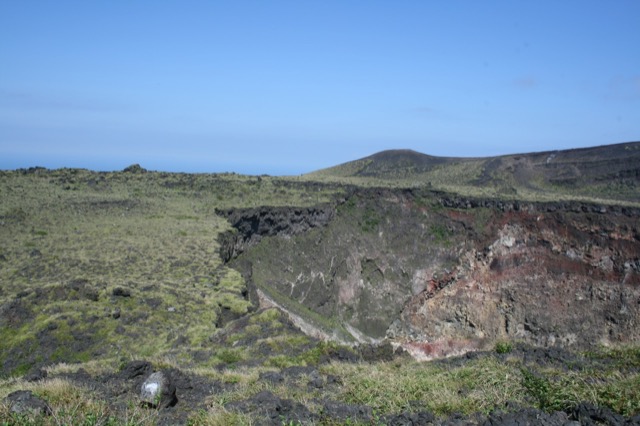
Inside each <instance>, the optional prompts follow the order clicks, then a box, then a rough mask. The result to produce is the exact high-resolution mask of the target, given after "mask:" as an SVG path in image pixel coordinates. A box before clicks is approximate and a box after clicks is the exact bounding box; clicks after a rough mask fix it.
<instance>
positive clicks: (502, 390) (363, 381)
mask: <svg viewBox="0 0 640 426" xmlns="http://www.w3.org/2000/svg"><path fill="white" fill-rule="evenodd" d="M523 349H524V347H520V346H518V345H515V348H514V349H513V350H512V351H510V352H509V353H503V354H499V353H497V352H496V351H494V352H487V353H482V354H479V355H478V356H476V357H473V358H472V359H470V360H465V361H464V362H461V360H457V359H452V360H448V361H437V362H428V363H416V362H414V361H410V360H408V359H404V358H398V359H395V360H392V361H386V362H374V363H367V362H339V361H331V362H328V363H323V362H318V360H316V361H315V362H314V361H313V360H310V359H307V360H306V362H301V363H300V365H305V366H313V367H314V368H316V369H317V371H318V372H319V374H320V375H328V376H329V375H330V376H336V377H339V378H340V381H339V385H338V386H335V387H331V386H327V387H324V388H310V387H308V386H307V380H308V378H306V377H299V378H297V379H295V380H293V381H291V382H290V381H285V382H281V383H271V382H269V381H265V380H263V379H262V378H261V377H262V375H263V374H265V373H266V372H274V371H279V370H278V369H275V368H273V367H270V366H228V367H226V368H223V369H204V368H192V369H190V370H188V371H187V373H189V374H193V375H200V376H205V377H206V378H207V380H210V381H211V382H216V383H220V384H222V385H223V388H224V389H225V390H223V391H221V392H219V393H215V394H212V395H210V396H209V397H208V398H207V400H206V404H205V406H204V407H203V408H202V409H200V410H198V411H196V412H193V413H191V414H190V415H189V419H188V423H189V424H192V425H222V424H238V425H245V424H252V422H253V421H255V420H256V419H255V418H253V417H252V416H251V415H249V414H247V413H241V412H237V411H234V410H232V409H229V408H228V404H229V403H232V402H234V401H242V400H245V399H247V398H250V397H251V396H253V395H255V394H257V393H259V392H261V391H265V390H266V391H269V392H272V393H273V394H275V395H276V396H278V397H281V398H284V399H288V400H292V401H295V402H297V403H300V404H304V405H306V406H308V407H311V408H312V409H316V410H319V413H320V416H319V417H318V420H317V421H314V423H315V424H321V425H322V424H327V425H331V424H337V423H336V422H335V419H331V418H325V419H323V417H322V414H321V413H322V411H321V406H320V401H322V400H326V399H332V400H334V401H338V402H341V403H345V404H351V405H355V406H367V407H371V409H372V416H371V418H370V419H368V420H367V421H358V419H355V418H354V419H352V422H350V423H349V424H385V418H386V416H387V415H389V414H393V413H401V412H415V411H428V412H431V413H433V414H434V415H436V417H439V418H446V417H447V416H451V415H452V414H454V413H458V414H461V415H464V416H470V415H473V414H476V413H483V414H485V415H486V414H488V413H490V412H492V411H493V410H495V409H508V407H510V406H511V407H517V406H533V407H536V408H538V409H541V410H544V411H547V412H553V411H556V410H571V409H572V408H573V407H575V406H576V405H577V404H579V403H584V402H589V403H592V404H595V405H598V406H601V407H608V408H610V409H611V410H613V411H614V412H617V413H620V414H622V415H625V416H627V417H630V416H632V415H634V414H637V413H639V412H640V374H639V372H638V367H639V366H640V349H639V348H637V347H626V348H620V349H616V350H610V349H602V350H599V351H596V352H591V353H586V354H581V355H579V356H577V358H575V359H574V360H573V362H567V360H566V359H565V360H564V361H560V360H556V361H552V362H548V361H547V362H545V363H540V362H536V361H531V360H527V359H526V358H527V357H526V356H525V355H526V354H527V352H526V350H523ZM578 361H579V362H578ZM155 364H156V365H157V366H158V367H160V368H171V367H174V368H176V367H177V368H180V366H179V365H172V364H171V363H170V362H169V361H168V360H167V359H163V360H156V361H155ZM81 368H87V369H89V370H90V371H91V373H92V374H94V375H100V374H101V375H105V374H108V373H109V372H112V370H113V369H114V366H113V365H110V364H109V363H108V362H101V363H86V364H82V365H81V364H74V365H69V364H58V365H54V366H50V367H48V368H47V370H48V371H49V375H50V376H55V375H56V374H63V373H69V372H73V371H78V370H79V369H81ZM0 389H2V390H1V391H0V398H3V397H4V396H6V395H7V394H8V393H10V392H12V391H13V390H16V389H28V390H32V391H33V392H34V393H35V394H37V395H39V396H41V397H42V398H43V399H45V400H46V401H48V403H49V404H50V407H51V410H52V415H50V416H45V415H38V414H36V415H34V414H26V415H18V414H13V413H11V412H10V411H9V408H8V406H7V405H0V424H3V425H13V424H23V425H27V424H29V425H32V424H41V425H62V424H64V425H154V424H156V423H157V422H158V420H159V418H160V414H161V413H160V411H158V410H154V409H146V408H142V407H141V406H140V405H139V403H138V401H137V399H136V398H135V397H132V398H131V399H130V400H129V403H128V404H127V405H126V406H125V407H124V409H122V408H120V409H118V410H116V409H114V408H112V407H111V406H110V401H108V400H105V399H104V397H101V395H100V393H99V392H95V391H92V390H91V389H89V388H87V387H83V386H82V385H78V384H76V383H75V382H74V381H73V380H72V379H65V378H50V379H47V380H45V381H42V382H36V383H29V382H25V381H23V380H22V379H18V378H9V379H4V380H3V381H1V382H0ZM282 424H290V423H288V422H286V421H284V420H283V422H282Z"/></svg>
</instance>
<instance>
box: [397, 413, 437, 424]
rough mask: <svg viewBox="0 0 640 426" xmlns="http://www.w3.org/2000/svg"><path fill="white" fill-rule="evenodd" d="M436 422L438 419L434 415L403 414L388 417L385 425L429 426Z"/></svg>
mask: <svg viewBox="0 0 640 426" xmlns="http://www.w3.org/2000/svg"><path fill="white" fill-rule="evenodd" d="M435 420H436V417H435V416H434V415H433V414H432V413H430V412H428V411H421V412H419V413H401V414H396V415H389V416H386V417H385V418H384V424H385V425H387V426H413V425H428V424H431V423H434V422H435Z"/></svg>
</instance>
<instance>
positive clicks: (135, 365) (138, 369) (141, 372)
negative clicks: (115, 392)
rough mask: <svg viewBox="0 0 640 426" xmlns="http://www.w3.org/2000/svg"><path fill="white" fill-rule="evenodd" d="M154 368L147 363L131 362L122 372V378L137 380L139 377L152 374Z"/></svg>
mask: <svg viewBox="0 0 640 426" xmlns="http://www.w3.org/2000/svg"><path fill="white" fill-rule="evenodd" d="M152 370H153V368H152V367H151V363H150V362H147V361H140V360H138V361H131V362H130V363H128V364H127V365H125V366H124V368H123V369H122V371H120V377H122V378H124V379H125V380H131V379H135V378H136V377H139V376H146V375H148V374H150V373H151V371H152Z"/></svg>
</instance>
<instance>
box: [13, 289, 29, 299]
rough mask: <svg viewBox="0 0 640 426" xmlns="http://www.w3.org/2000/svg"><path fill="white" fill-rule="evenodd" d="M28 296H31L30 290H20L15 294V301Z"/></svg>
mask: <svg viewBox="0 0 640 426" xmlns="http://www.w3.org/2000/svg"><path fill="white" fill-rule="evenodd" d="M30 294H31V291H30V290H22V291H20V292H18V294H16V299H22V298H23V297H27V296H28V295H30Z"/></svg>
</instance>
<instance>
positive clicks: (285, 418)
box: [225, 391, 317, 425]
mask: <svg viewBox="0 0 640 426" xmlns="http://www.w3.org/2000/svg"><path fill="white" fill-rule="evenodd" d="M225 408H227V409H228V410H232V411H240V412H242V413H247V414H252V415H254V416H256V418H259V419H262V420H260V421H258V423H257V424H259V425H282V424H290V423H291V424H309V423H311V422H312V421H314V420H315V419H316V418H317V416H316V415H315V414H313V413H311V412H310V411H309V409H308V408H307V407H305V406H304V405H302V404H300V403H297V402H294V401H291V400H289V399H282V398H279V397H277V396H276V395H274V394H272V393H271V392H269V391H262V392H260V393H258V394H257V395H255V396H253V397H252V398H249V399H245V400H243V401H237V402H231V403H229V404H227V405H226V406H225Z"/></svg>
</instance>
